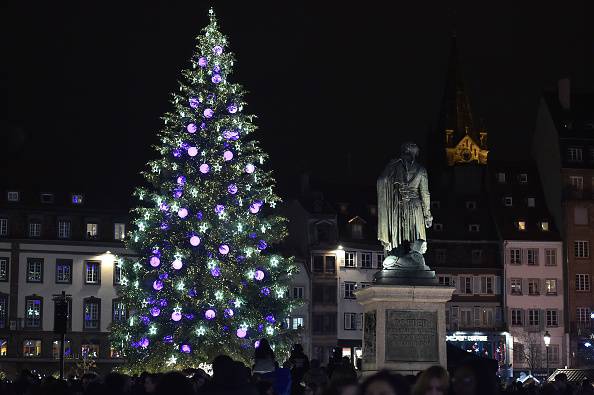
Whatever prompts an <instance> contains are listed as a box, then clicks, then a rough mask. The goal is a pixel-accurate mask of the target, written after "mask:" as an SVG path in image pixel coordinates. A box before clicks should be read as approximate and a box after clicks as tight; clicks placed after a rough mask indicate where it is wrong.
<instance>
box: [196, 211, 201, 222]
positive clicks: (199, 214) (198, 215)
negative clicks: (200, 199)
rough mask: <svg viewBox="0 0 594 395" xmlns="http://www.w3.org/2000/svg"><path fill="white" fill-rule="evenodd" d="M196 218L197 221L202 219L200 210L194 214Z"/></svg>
mask: <svg viewBox="0 0 594 395" xmlns="http://www.w3.org/2000/svg"><path fill="white" fill-rule="evenodd" d="M196 218H198V221H202V211H198V214H196Z"/></svg>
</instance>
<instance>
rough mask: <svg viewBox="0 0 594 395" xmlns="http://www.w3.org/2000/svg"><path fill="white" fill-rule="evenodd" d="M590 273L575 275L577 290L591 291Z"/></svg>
mask: <svg viewBox="0 0 594 395" xmlns="http://www.w3.org/2000/svg"><path fill="white" fill-rule="evenodd" d="M590 282H591V280H590V275H589V274H576V275H575V290H576V291H582V292H590V288H591V286H590Z"/></svg>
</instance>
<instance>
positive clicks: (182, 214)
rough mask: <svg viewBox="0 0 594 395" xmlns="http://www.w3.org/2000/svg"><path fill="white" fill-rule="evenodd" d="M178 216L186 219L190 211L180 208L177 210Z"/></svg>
mask: <svg viewBox="0 0 594 395" xmlns="http://www.w3.org/2000/svg"><path fill="white" fill-rule="evenodd" d="M177 215H179V217H180V218H186V217H187V216H188V209H187V208H183V207H182V208H180V209H179V210H177Z"/></svg>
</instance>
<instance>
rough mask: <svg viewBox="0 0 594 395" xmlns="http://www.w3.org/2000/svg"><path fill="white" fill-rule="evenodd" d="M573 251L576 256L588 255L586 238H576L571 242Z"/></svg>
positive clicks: (587, 256) (588, 243) (588, 249)
mask: <svg viewBox="0 0 594 395" xmlns="http://www.w3.org/2000/svg"><path fill="white" fill-rule="evenodd" d="M573 251H574V254H575V255H574V256H575V257H576V258H589V257H590V242H589V241H587V240H576V241H574V242H573Z"/></svg>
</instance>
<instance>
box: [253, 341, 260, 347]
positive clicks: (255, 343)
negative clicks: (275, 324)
mask: <svg viewBox="0 0 594 395" xmlns="http://www.w3.org/2000/svg"><path fill="white" fill-rule="evenodd" d="M258 347H260V340H256V341H255V342H254V348H258Z"/></svg>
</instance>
